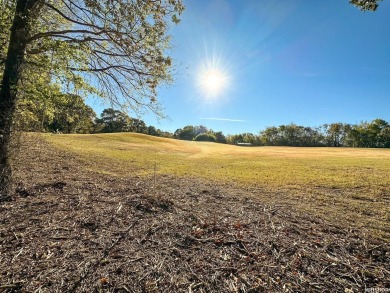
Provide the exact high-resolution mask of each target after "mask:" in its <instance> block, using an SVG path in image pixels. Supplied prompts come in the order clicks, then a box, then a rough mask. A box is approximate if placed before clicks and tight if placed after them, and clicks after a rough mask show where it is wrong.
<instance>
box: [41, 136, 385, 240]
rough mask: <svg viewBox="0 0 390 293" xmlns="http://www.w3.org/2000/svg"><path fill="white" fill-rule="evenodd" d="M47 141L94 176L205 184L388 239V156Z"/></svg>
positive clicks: (164, 142) (143, 141) (168, 142)
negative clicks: (163, 177)
mask: <svg viewBox="0 0 390 293" xmlns="http://www.w3.org/2000/svg"><path fill="white" fill-rule="evenodd" d="M46 139H47V140H48V141H50V142H51V143H52V144H53V145H55V146H56V147H58V148H61V149H64V150H66V151H68V152H71V153H74V154H75V155H77V156H81V158H82V160H83V162H84V163H85V164H86V165H87V166H89V168H90V169H92V170H94V171H96V172H100V173H107V174H111V175H115V176H120V177H121V176H122V177H123V176H128V175H130V174H136V175H138V176H144V177H150V176H154V173H156V176H157V178H158V177H159V176H161V175H163V174H169V175H174V176H180V177H183V176H184V177H188V178H202V179H204V180H211V181H215V182H217V183H219V184H221V183H223V184H225V185H226V186H227V187H237V188H240V189H243V190H247V191H250V192H251V194H252V196H254V197H257V198H259V199H261V200H263V201H265V202H267V203H271V204H275V203H279V204H288V205H291V206H292V207H296V208H297V209H299V210H301V211H306V212H308V213H311V214H316V215H319V216H322V217H326V218H329V219H333V220H334V221H335V222H343V223H344V224H345V225H346V226H354V227H359V228H362V229H367V230H369V231H370V233H371V234H374V235H376V236H381V237H387V236H386V235H388V234H389V233H390V227H389V214H390V207H389V206H390V204H389V203H390V150H389V149H357V148H303V147H239V146H233V145H224V144H216V143H207V142H192V141H181V140H174V139H166V138H158V137H152V136H148V135H143V134H134V133H114V134H93V135H47V136H46ZM262 191H267V192H266V193H264V192H262Z"/></svg>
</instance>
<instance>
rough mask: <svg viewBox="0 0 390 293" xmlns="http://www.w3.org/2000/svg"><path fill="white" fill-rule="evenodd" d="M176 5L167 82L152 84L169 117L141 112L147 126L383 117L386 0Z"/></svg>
mask: <svg viewBox="0 0 390 293" xmlns="http://www.w3.org/2000/svg"><path fill="white" fill-rule="evenodd" d="M184 3H185V6H186V10H185V12H184V14H183V15H182V17H181V22H180V24H179V25H178V26H176V27H173V28H172V30H171V35H172V37H173V48H172V56H173V59H174V61H175V67H176V73H175V76H174V77H175V82H174V84H173V85H172V86H169V87H166V86H163V87H161V88H160V91H159V100H160V101H161V102H162V104H163V106H164V108H165V114H166V115H168V117H169V119H166V120H162V121H160V122H157V120H156V119H155V118H154V117H153V116H150V117H149V116H144V117H141V118H142V119H143V120H144V121H145V122H146V123H147V124H148V125H154V126H156V127H158V128H161V129H162V130H167V131H171V132H174V131H175V130H176V129H177V128H182V127H184V126H185V125H205V126H206V127H208V128H212V129H213V130H215V131H223V132H224V133H225V134H234V133H241V132H252V133H258V131H259V130H262V129H264V128H265V127H266V126H278V125H281V124H289V123H292V122H293V123H296V124H299V125H305V126H318V125H320V124H324V123H332V122H345V123H359V122H361V121H370V120H372V119H375V118H382V119H385V120H387V121H389V120H390V1H383V2H380V6H379V9H378V10H377V11H376V12H361V11H360V10H359V9H357V8H355V7H354V6H352V5H350V4H349V3H348V0H327V1H319V0H288V1H280V0H187V1H185V0H184ZM94 108H95V110H96V112H97V114H100V112H101V109H102V108H99V107H97V106H96V105H95V106H94ZM130 116H134V115H132V114H131V113H130Z"/></svg>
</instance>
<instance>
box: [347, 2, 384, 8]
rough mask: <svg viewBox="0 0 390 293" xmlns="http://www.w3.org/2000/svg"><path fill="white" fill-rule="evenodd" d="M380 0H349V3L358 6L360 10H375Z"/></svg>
mask: <svg viewBox="0 0 390 293" xmlns="http://www.w3.org/2000/svg"><path fill="white" fill-rule="evenodd" d="M380 1H382V0H350V1H349V3H350V4H352V5H355V6H357V7H359V9H360V10H362V11H375V10H376V9H377V8H378V6H379V5H378V3H379V2H380Z"/></svg>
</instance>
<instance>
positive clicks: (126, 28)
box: [0, 0, 184, 197]
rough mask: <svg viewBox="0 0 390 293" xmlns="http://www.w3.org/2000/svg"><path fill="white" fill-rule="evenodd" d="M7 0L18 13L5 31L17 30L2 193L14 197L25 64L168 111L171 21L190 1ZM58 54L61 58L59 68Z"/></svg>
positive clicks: (3, 122) (5, 92)
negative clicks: (164, 97)
mask: <svg viewBox="0 0 390 293" xmlns="http://www.w3.org/2000/svg"><path fill="white" fill-rule="evenodd" d="M3 3H4V6H7V7H8V6H9V7H10V9H11V15H12V25H11V26H10V30H5V32H8V31H9V32H10V33H9V35H8V36H7V38H6V39H7V41H6V44H7V45H5V47H6V48H7V54H6V57H5V59H4V62H3V64H4V65H3V70H2V71H3V72H2V77H1V78H2V81H1V89H0V131H1V133H0V188H1V190H0V197H7V196H8V194H9V192H10V182H11V180H10V179H11V177H12V172H11V163H10V158H9V154H10V141H11V137H12V129H13V125H14V119H15V113H16V105H17V103H18V98H19V97H20V94H19V93H20V87H19V83H20V81H21V80H22V78H23V72H22V68H24V69H26V68H27V67H28V65H29V64H35V65H37V66H40V65H42V66H43V69H45V70H46V71H50V77H51V79H53V80H54V79H55V78H57V80H58V82H60V83H61V85H62V87H65V86H66V87H68V89H69V88H72V89H75V90H77V88H78V86H79V84H82V85H84V86H85V88H87V90H89V91H90V92H94V93H96V94H97V95H99V96H101V97H106V98H109V99H111V100H112V102H113V103H116V104H124V105H126V106H128V107H130V108H132V109H133V110H136V111H141V110H150V111H152V112H154V113H156V114H158V115H161V112H160V107H159V104H158V103H156V89H157V86H158V85H159V84H160V83H161V82H169V81H170V80H171V74H170V67H171V63H172V62H171V58H170V57H169V56H167V55H166V49H167V48H168V47H169V36H168V35H167V29H168V23H169V22H170V21H173V22H174V23H178V21H179V20H178V15H179V14H180V13H181V12H182V10H183V9H184V7H183V5H182V2H181V0H161V1H142V0H134V1H127V0H116V1H112V0H103V1H90V0H88V1H87V0H61V1H52V0H16V1H10V0H3ZM14 3H16V5H14ZM0 21H3V18H1V20H0ZM53 23H54V24H55V25H54V26H53V25H52V24H53ZM2 33H3V34H4V31H2ZM58 52H61V54H58ZM64 53H66V54H64ZM50 56H52V57H53V56H56V57H57V58H56V59H55V61H56V62H55V63H53V62H51V63H50V64H53V66H52V67H51V68H49V66H48V64H49V62H48V60H47V58H48V57H50ZM29 60H31V61H30V63H28V61H29ZM42 60H43V62H42V64H40V61H42ZM24 75H25V73H24ZM86 80H95V82H94V83H93V84H94V85H96V87H97V88H96V90H95V89H93V88H92V87H89V88H88V86H87V84H88V83H87V82H85V81H86Z"/></svg>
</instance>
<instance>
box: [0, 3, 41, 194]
mask: <svg viewBox="0 0 390 293" xmlns="http://www.w3.org/2000/svg"><path fill="white" fill-rule="evenodd" d="M38 1H39V0H18V1H17V3H16V8H15V15H14V19H13V23H12V26H11V32H10V39H9V45H8V52H7V57H6V60H5V66H4V74H3V80H2V83H1V89H0V201H1V200H6V199H9V198H10V196H11V193H12V168H11V161H10V154H11V139H12V132H13V123H14V121H13V120H14V116H15V110H16V102H17V85H18V82H19V79H20V75H21V66H22V65H23V62H24V58H25V50H26V46H27V37H28V34H29V21H30V16H31V12H32V9H33V8H34V6H35V4H37V2H38Z"/></svg>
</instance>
